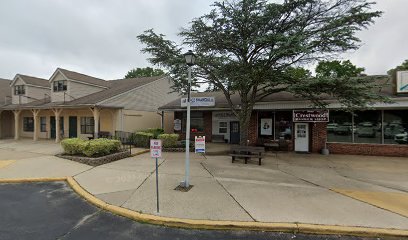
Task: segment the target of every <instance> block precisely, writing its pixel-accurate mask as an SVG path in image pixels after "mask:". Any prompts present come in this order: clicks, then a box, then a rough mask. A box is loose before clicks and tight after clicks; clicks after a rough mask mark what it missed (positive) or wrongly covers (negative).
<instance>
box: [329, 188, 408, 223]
mask: <svg viewBox="0 0 408 240" xmlns="http://www.w3.org/2000/svg"><path fill="white" fill-rule="evenodd" d="M331 190H332V191H334V192H337V193H340V194H343V195H345V196H348V197H351V198H354V199H356V200H359V201H362V202H365V203H368V204H371V205H374V206H376V207H379V208H382V209H385V210H388V211H391V212H393V213H397V214H400V215H402V216H405V217H408V194H407V193H397V192H367V191H358V190H351V189H331Z"/></svg>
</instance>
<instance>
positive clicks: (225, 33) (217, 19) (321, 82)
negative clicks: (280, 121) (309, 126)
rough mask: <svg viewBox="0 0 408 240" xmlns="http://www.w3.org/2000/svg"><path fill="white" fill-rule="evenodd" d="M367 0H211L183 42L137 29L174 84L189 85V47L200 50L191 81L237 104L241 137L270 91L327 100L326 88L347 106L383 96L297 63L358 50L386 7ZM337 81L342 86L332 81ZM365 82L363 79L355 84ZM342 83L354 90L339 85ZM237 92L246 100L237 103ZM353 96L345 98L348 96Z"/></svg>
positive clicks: (318, 101)
mask: <svg viewBox="0 0 408 240" xmlns="http://www.w3.org/2000/svg"><path fill="white" fill-rule="evenodd" d="M373 4H375V3H372V2H367V1H366V0H341V1H337V0H336V1H326V0H290V1H289V0H288V1H283V2H282V3H275V2H274V1H267V0H235V1H233V0H231V1H228V0H226V1H219V2H215V3H214V4H213V9H212V11H211V12H210V13H208V14H205V15H203V16H201V17H198V18H195V19H193V20H192V21H191V23H190V25H189V26H188V27H186V28H183V29H182V30H181V32H180V33H179V36H180V37H181V38H182V40H183V41H182V44H181V45H177V44H176V43H175V42H173V41H170V40H167V39H165V36H164V35H162V34H156V33H155V32H154V31H153V30H152V29H150V30H147V31H145V32H143V33H142V34H140V35H139V36H138V39H139V41H140V42H142V43H143V44H144V45H145V48H143V49H142V52H143V53H148V54H150V55H151V56H152V57H151V58H150V59H149V61H150V62H151V63H152V64H153V65H156V66H160V67H162V68H164V69H166V70H167V71H168V73H169V75H170V76H171V77H172V79H173V80H174V86H173V88H174V90H176V91H179V92H184V93H185V92H186V89H187V77H186V74H187V66H186V64H185V61H184V58H183V51H184V49H186V48H187V49H194V51H195V53H196V65H195V66H194V67H193V69H192V71H193V74H192V77H193V79H192V80H193V83H192V85H193V86H198V85H199V84H202V83H207V84H209V86H210V90H211V89H216V90H220V91H221V92H223V93H224V95H225V97H226V99H227V102H228V104H229V106H230V108H231V111H232V112H233V113H234V114H235V115H236V116H237V117H238V119H239V120H240V126H241V128H240V129H241V134H240V136H241V143H242V144H245V143H246V140H247V138H248V125H249V119H250V116H251V113H252V109H253V106H254V104H255V103H256V102H258V101H260V100H262V99H264V98H265V97H267V96H269V95H271V94H275V93H279V92H289V93H292V94H294V95H296V96H301V97H304V98H306V99H305V100H311V101H312V102H313V103H316V104H317V105H318V106H323V105H324V104H325V102H324V101H323V100H322V98H321V96H322V94H326V95H329V96H331V97H332V98H335V99H339V100H340V101H341V102H342V103H344V104H346V106H350V107H351V106H366V105H367V104H368V103H371V102H373V101H377V100H379V97H377V95H374V94H361V92H358V91H356V90H357V89H358V90H359V91H362V92H370V91H371V90H372V88H371V87H370V86H369V84H367V82H366V83H363V84H361V83H362V82H361V81H338V79H333V78H327V77H326V78H325V79H323V77H320V78H316V79H314V78H311V77H306V78H305V79H303V78H300V76H304V75H307V74H305V72H303V73H302V71H300V70H299V69H297V70H296V68H297V67H301V66H305V65H308V64H312V63H315V62H316V61H318V60H320V59H324V58H328V57H331V56H333V55H334V54H339V53H343V52H346V51H349V50H356V49H358V47H359V45H360V39H359V38H358V37H357V36H356V33H357V32H358V31H360V30H362V29H365V28H367V27H368V26H369V25H371V24H372V23H373V22H374V19H375V18H377V17H380V16H381V14H382V12H380V11H371V8H372V6H373ZM334 84H336V85H335V86H336V88H333V85H334ZM355 84H360V86H357V87H356V86H354V85H355ZM338 90H343V91H345V92H347V93H348V94H354V95H353V96H352V97H350V96H346V95H345V94H343V93H341V92H339V91H338ZM234 94H237V95H238V96H239V98H240V103H239V104H238V105H234V104H233V101H232V100H231V99H232V96H233V95H234ZM345 97H346V98H347V99H348V100H347V99H344V98H345Z"/></svg>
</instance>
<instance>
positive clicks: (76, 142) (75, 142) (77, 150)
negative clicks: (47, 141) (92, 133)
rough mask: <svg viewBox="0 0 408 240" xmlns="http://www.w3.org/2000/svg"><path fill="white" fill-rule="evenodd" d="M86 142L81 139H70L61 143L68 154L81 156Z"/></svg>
mask: <svg viewBox="0 0 408 240" xmlns="http://www.w3.org/2000/svg"><path fill="white" fill-rule="evenodd" d="M84 142H85V140H82V139H80V138H68V139H64V140H62V141H61V146H62V148H63V149H64V152H65V153H66V154H70V155H76V154H81V151H82V150H81V149H82V144H83V143H84Z"/></svg>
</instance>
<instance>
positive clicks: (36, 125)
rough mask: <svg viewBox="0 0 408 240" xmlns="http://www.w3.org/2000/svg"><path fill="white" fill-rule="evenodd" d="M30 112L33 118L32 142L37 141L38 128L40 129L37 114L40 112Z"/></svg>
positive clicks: (34, 110)
mask: <svg viewBox="0 0 408 240" xmlns="http://www.w3.org/2000/svg"><path fill="white" fill-rule="evenodd" d="M31 112H32V113H33V118H34V136H33V140H34V141H37V140H38V135H39V132H40V131H39V130H40V129H39V128H40V124H39V122H40V121H39V120H40V119H39V116H38V115H39V113H40V110H39V109H32V110H31Z"/></svg>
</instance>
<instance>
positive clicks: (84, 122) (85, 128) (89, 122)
mask: <svg viewBox="0 0 408 240" xmlns="http://www.w3.org/2000/svg"><path fill="white" fill-rule="evenodd" d="M94 130H95V121H94V118H93V117H81V134H94Z"/></svg>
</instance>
